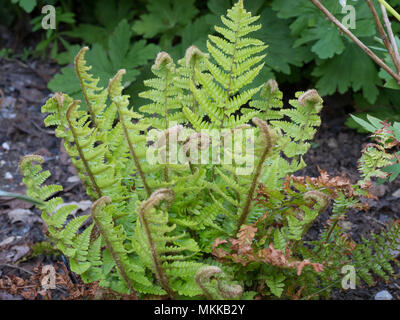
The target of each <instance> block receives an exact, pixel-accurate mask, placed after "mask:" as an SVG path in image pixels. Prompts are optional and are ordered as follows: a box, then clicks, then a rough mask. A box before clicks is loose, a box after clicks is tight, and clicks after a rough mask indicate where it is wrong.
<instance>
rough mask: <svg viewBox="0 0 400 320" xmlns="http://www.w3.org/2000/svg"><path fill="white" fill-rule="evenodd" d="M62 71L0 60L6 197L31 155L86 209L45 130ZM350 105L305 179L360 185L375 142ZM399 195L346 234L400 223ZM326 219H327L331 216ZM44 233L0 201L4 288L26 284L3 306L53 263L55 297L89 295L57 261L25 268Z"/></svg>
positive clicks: (1, 167) (38, 260)
mask: <svg viewBox="0 0 400 320" xmlns="http://www.w3.org/2000/svg"><path fill="white" fill-rule="evenodd" d="M56 68H57V67H56V66H54V65H51V64H48V63H41V62H40V63H39V62H30V63H27V64H23V63H21V62H18V61H14V60H0V89H1V90H2V91H3V92H4V99H3V101H2V106H1V108H0V186H1V189H3V190H6V191H13V192H19V193H24V186H23V184H22V183H21V175H20V174H19V172H18V163H19V160H20V159H21V157H22V156H24V155H27V154H33V153H35V154H40V155H42V156H44V159H45V163H44V168H45V169H49V170H50V171H51V173H52V177H51V178H50V180H49V182H50V183H62V184H63V186H64V191H63V192H62V194H61V195H62V197H63V198H64V200H65V202H71V201H76V202H78V203H81V201H82V200H85V198H84V196H85V192H84V190H83V188H82V186H81V184H80V182H79V181H78V180H77V179H76V175H75V172H74V169H73V168H72V166H71V163H70V160H69V159H68V157H67V155H66V154H65V151H64V150H63V148H62V147H61V144H60V140H59V139H57V138H56V137H55V136H54V133H53V131H52V130H49V129H47V128H45V127H44V125H43V119H44V117H45V116H44V115H42V114H41V113H40V106H41V105H42V104H43V103H44V102H45V101H46V99H47V97H48V95H49V91H48V90H47V89H46V83H47V81H48V80H49V79H50V78H51V76H52V74H54V72H56V70H57V69H56ZM345 103H346V97H336V98H331V99H327V100H326V103H325V105H326V107H325V110H324V113H323V125H322V127H321V129H320V130H319V132H318V134H317V136H316V139H315V140H314V142H315V144H314V145H313V148H312V149H311V150H310V152H309V153H308V155H307V157H306V159H305V160H306V162H307V163H308V164H309V166H308V168H307V169H306V170H305V171H304V172H302V173H301V174H306V175H310V176H318V169H317V166H319V167H320V168H322V169H324V170H326V171H328V173H329V174H330V175H331V176H334V175H340V174H341V173H345V174H346V175H347V176H349V177H350V178H352V179H354V180H355V179H356V178H357V160H358V159H359V157H360V154H361V153H360V150H361V149H362V145H363V144H364V143H367V142H368V141H369V139H368V137H367V136H365V135H360V134H357V133H356V132H355V131H353V130H350V129H348V128H346V127H345V126H344V121H345V119H346V115H345V111H344V108H343V104H345ZM398 189H400V181H395V182H393V183H391V184H389V185H384V186H380V187H377V188H376V190H375V194H376V195H377V196H379V197H380V200H379V201H371V202H370V206H371V211H370V212H368V213H359V212H351V213H350V214H349V221H350V224H349V225H348V227H349V229H350V231H351V232H352V233H353V235H354V236H355V238H356V239H357V238H359V237H360V236H361V235H368V234H369V233H370V232H378V231H379V230H381V228H382V226H383V224H384V223H387V222H390V221H391V220H393V219H398V218H400V210H399V207H400V201H399V198H398V197H400V195H398V197H395V196H393V193H395V191H397V190H398ZM15 209H25V210H32V212H33V213H32V214H28V213H27V211H24V212H22V213H23V214H22V216H23V218H18V216H17V215H16V214H14V215H12V214H11V215H10V212H12V211H13V210H15ZM83 209H84V210H85V208H83ZM14 213H15V211H14ZM19 213H21V211H19ZM328 214H329V213H325V215H326V216H327V215H328ZM321 226H322V224H318V223H317V224H315V225H314V226H313V228H312V229H311V230H310V231H311V236H312V237H313V236H317V235H318V233H319V232H320V227H321ZM42 227H43V226H42V223H41V220H40V215H39V213H38V212H37V211H35V210H33V208H32V206H31V205H30V204H26V203H24V202H21V201H19V200H16V199H0V281H1V280H3V285H7V283H6V282H7V281H8V280H9V279H14V280H15V277H18V279H21V280H18V281H20V287H21V288H22V289H21V288H20V289H18V288H14V289H15V290H14V291H13V293H14V294H9V293H5V292H4V291H1V290H0V299H18V298H19V299H22V298H23V297H24V298H32V297H34V296H32V295H31V294H33V293H32V292H28V291H29V290H28V289H27V288H29V286H30V283H31V282H29V281H30V280H29V278H31V277H33V275H32V273H33V274H35V272H37V270H40V268H41V266H42V265H45V264H54V263H56V265H57V266H58V267H57V268H58V270H59V272H60V279H59V281H60V282H59V283H64V286H63V287H62V288H64V289H62V288H61V287H58V289H57V290H55V292H54V294H53V296H52V297H51V298H53V299H60V298H67V297H69V296H70V294H71V291H70V293H68V292H67V291H66V289H65V288H67V289H68V290H69V289H71V288H73V289H74V290H75V291H73V292H74V294H72V295H73V297H81V296H84V295H85V294H87V292H86V291H84V290H86V289H85V288H83V289H82V287H79V288H78V287H77V286H76V285H74V284H72V283H71V282H70V279H69V278H68V277H66V276H65V277H63V275H65V274H66V271H65V267H64V265H63V264H62V261H61V259H60V258H59V257H52V256H51V255H48V256H45V255H41V256H38V257H35V258H33V259H29V260H27V261H25V262H24V259H26V257H28V256H29V253H30V252H31V249H30V247H31V245H32V244H34V243H38V242H41V241H44V240H45V237H44V235H43V230H42ZM21 259H22V261H23V262H21ZM35 268H38V269H35ZM32 281H33V280H32ZM14 284H15V281H14ZM24 288H25V289H24ZM384 289H385V290H388V291H389V292H390V293H391V294H392V295H393V297H395V298H397V299H400V281H399V280H396V281H393V282H392V283H390V284H386V283H383V282H381V281H380V282H378V283H377V285H376V286H375V287H365V288H357V289H356V290H350V291H347V292H338V291H335V292H334V295H333V298H335V299H373V298H374V296H375V294H376V293H377V292H378V291H380V290H384ZM71 290H72V289H71ZM79 290H81V291H79ZM82 290H83V291H82ZM39 297H40V295H39Z"/></svg>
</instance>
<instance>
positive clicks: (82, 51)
mask: <svg viewBox="0 0 400 320" xmlns="http://www.w3.org/2000/svg"><path fill="white" fill-rule="evenodd" d="M87 50H89V48H88V47H83V48H82V49H81V50H80V51H79V53H78V54H77V55H76V57H75V60H74V62H75V63H74V66H75V73H76V76H77V77H78V80H79V84H80V86H81V89H82V94H83V98H84V99H85V102H86V106H87V108H88V111H89V114H90V117H91V118H92V120H93V125H94V126H95V127H97V126H98V125H97V121H96V120H97V119H96V115H95V114H94V112H93V108H92V105H91V103H90V101H89V98H88V95H87V92H86V86H85V84H84V82H83V78H82V76H81V73H80V71H79V68H78V60H79V59H80V58H81V56H82V55H83V54H85V52H86V51H87Z"/></svg>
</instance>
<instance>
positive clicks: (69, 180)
mask: <svg viewBox="0 0 400 320" xmlns="http://www.w3.org/2000/svg"><path fill="white" fill-rule="evenodd" d="M79 181H80V178H79V177H78V176H71V177H69V178H68V179H67V182H69V183H75V182H79Z"/></svg>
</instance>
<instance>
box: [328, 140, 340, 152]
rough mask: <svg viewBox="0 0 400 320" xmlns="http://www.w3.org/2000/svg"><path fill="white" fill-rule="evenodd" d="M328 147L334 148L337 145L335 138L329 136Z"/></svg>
mask: <svg viewBox="0 0 400 320" xmlns="http://www.w3.org/2000/svg"><path fill="white" fill-rule="evenodd" d="M328 147H329V148H331V149H336V148H337V147H338V144H337V142H336V140H335V139H333V138H330V139H329V140H328Z"/></svg>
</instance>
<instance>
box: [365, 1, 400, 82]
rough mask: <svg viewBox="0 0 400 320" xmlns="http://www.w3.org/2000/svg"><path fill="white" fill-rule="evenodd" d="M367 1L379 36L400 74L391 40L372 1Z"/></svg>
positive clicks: (398, 63) (399, 64) (398, 61)
mask: <svg viewBox="0 0 400 320" xmlns="http://www.w3.org/2000/svg"><path fill="white" fill-rule="evenodd" d="M365 1H366V2H367V4H368V6H369V9H370V10H371V12H372V15H373V17H374V20H375V24H376V26H377V27H378V31H379V34H380V36H381V39H382V41H383V43H384V45H385V47H386V49H387V51H388V52H389V54H390V57H391V58H392V61H393V63H394V65H395V67H396V70H397V73H398V74H400V60H397V57H396V54H395V50H394V48H393V46H392V44H391V43H390V41H389V38H388V36H387V34H386V31H385V29H384V28H383V25H382V23H381V20H380V19H379V16H378V13H377V12H376V10H375V7H374V5H373V4H372V2H371V0H365ZM381 6H382V5H381ZM382 7H383V6H382ZM383 8H384V7H383ZM382 12H383V11H382Z"/></svg>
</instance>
